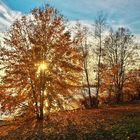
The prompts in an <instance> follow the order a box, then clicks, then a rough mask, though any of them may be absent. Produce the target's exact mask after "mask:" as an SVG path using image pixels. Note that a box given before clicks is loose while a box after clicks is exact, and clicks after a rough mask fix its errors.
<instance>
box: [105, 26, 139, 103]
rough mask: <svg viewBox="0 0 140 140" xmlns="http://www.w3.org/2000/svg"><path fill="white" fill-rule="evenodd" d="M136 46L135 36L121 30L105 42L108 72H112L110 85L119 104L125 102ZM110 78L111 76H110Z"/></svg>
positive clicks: (126, 30)
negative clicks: (124, 94)
mask: <svg viewBox="0 0 140 140" xmlns="http://www.w3.org/2000/svg"><path fill="white" fill-rule="evenodd" d="M135 49H136V45H135V43H134V42H133V35H132V34H131V33H130V31H129V30H128V29H125V28H119V29H118V30H117V31H116V32H113V31H111V32H110V35H109V36H107V37H106V40H105V47H104V51H105V56H104V62H106V64H107V67H108V70H110V76H111V79H110V84H109V85H111V86H113V90H114V92H115V94H116V96H117V97H116V98H117V99H116V100H117V103H118V102H120V101H122V100H123V90H124V83H125V80H126V72H127V71H129V70H130V69H132V66H133V65H134V62H135V59H136V51H135ZM108 76H109V75H108Z"/></svg>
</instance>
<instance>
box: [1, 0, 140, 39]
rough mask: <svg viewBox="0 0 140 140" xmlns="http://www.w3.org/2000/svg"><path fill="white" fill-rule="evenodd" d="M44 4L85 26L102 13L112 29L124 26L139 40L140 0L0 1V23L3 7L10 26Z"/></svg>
mask: <svg viewBox="0 0 140 140" xmlns="http://www.w3.org/2000/svg"><path fill="white" fill-rule="evenodd" d="M45 3H49V4H50V5H51V6H53V7H55V8H57V9H58V10H59V11H60V13H62V14H63V15H64V16H65V17H66V18H68V19H69V20H70V21H76V20H80V21H82V22H84V23H86V24H92V23H93V22H94V20H95V19H96V17H97V14H98V13H99V12H100V11H102V12H103V13H105V15H106V16H107V21H108V24H109V25H111V26H112V27H113V28H115V29H116V28H118V27H121V26H125V27H127V28H129V29H130V30H131V32H132V33H134V34H135V35H136V36H137V37H139V38H140V0H0V23H2V22H1V20H2V19H1V17H2V16H3V15H2V14H1V9H2V7H3V6H5V7H6V8H7V9H8V14H9V13H12V14H9V15H10V16H11V19H10V20H9V21H10V22H9V24H11V22H13V21H14V20H15V18H17V17H18V16H20V15H22V14H28V13H30V12H31V10H32V9H33V8H35V7H41V6H43V5H44V4H45ZM10 16H9V17H8V18H10ZM3 17H4V16H3ZM6 18H7V17H6ZM9 24H8V23H7V25H9ZM0 29H1V28H0Z"/></svg>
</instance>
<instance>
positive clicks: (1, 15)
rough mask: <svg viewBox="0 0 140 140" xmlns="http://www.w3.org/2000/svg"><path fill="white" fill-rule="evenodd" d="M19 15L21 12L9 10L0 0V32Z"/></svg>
mask: <svg viewBox="0 0 140 140" xmlns="http://www.w3.org/2000/svg"><path fill="white" fill-rule="evenodd" d="M21 16H22V13H21V12H19V11H13V10H11V9H10V8H9V7H8V6H7V5H6V4H4V3H3V2H2V1H0V32H4V31H6V30H7V29H8V28H9V27H10V25H11V24H12V23H13V22H14V21H15V20H16V19H17V18H19V17H21Z"/></svg>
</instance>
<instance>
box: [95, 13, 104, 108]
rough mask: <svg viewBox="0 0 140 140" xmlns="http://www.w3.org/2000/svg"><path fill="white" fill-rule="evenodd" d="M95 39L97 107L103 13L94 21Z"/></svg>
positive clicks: (97, 102) (97, 101)
mask: <svg viewBox="0 0 140 140" xmlns="http://www.w3.org/2000/svg"><path fill="white" fill-rule="evenodd" d="M94 26H95V34H94V36H95V39H96V42H97V46H96V52H95V54H96V57H97V70H96V71H97V74H96V78H97V84H96V102H95V106H96V107H98V104H99V100H98V96H99V92H100V87H101V66H102V54H103V52H102V50H103V41H104V37H103V36H104V31H105V29H106V17H105V15H104V14H103V13H99V15H98V17H97V19H96V20H95V24H94Z"/></svg>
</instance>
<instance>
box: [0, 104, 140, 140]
mask: <svg viewBox="0 0 140 140" xmlns="http://www.w3.org/2000/svg"><path fill="white" fill-rule="evenodd" d="M49 139H50V140H140V102H137V103H133V104H122V105H116V106H108V107H107V106H106V107H102V108H99V109H89V110H77V111H73V112H61V113H58V114H52V115H51V116H50V118H49V119H47V118H46V119H45V120H44V121H43V122H37V121H36V120H35V119H28V120H26V121H12V122H9V123H6V124H5V125H0V140H49Z"/></svg>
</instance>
